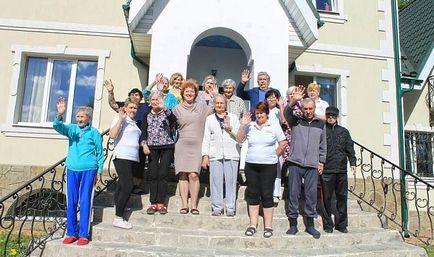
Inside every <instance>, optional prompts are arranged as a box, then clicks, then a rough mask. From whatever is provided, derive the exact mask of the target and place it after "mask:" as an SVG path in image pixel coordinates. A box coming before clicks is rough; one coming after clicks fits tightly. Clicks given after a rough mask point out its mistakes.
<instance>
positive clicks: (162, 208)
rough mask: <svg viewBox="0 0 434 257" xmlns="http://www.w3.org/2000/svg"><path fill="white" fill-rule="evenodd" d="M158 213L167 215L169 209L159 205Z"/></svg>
mask: <svg viewBox="0 0 434 257" xmlns="http://www.w3.org/2000/svg"><path fill="white" fill-rule="evenodd" d="M157 208H158V212H159V213H160V214H162V215H164V214H167V208H166V207H165V206H164V204H162V203H161V204H157Z"/></svg>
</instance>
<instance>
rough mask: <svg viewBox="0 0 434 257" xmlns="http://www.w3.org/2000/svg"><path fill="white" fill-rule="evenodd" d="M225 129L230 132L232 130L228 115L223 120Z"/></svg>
mask: <svg viewBox="0 0 434 257" xmlns="http://www.w3.org/2000/svg"><path fill="white" fill-rule="evenodd" d="M223 128H224V129H227V130H229V131H230V130H232V127H231V119H230V118H229V116H228V115H225V117H224V118H223Z"/></svg>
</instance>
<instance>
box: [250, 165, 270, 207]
mask: <svg viewBox="0 0 434 257" xmlns="http://www.w3.org/2000/svg"><path fill="white" fill-rule="evenodd" d="M276 169H277V163H275V164H257V163H248V162H246V165H245V167H244V172H245V175H246V182H247V189H246V191H247V193H246V196H247V202H248V204H249V205H259V203H260V202H261V201H262V207H264V208H271V207H274V203H273V188H274V180H276Z"/></svg>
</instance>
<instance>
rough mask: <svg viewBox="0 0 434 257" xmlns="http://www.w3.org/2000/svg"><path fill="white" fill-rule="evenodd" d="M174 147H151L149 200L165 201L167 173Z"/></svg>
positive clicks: (155, 202) (155, 201) (154, 201)
mask: <svg viewBox="0 0 434 257" xmlns="http://www.w3.org/2000/svg"><path fill="white" fill-rule="evenodd" d="M173 150H174V149H173V148H165V149H150V151H151V153H150V155H149V169H150V171H149V180H150V185H149V190H150V196H149V201H150V202H151V204H157V203H164V202H165V201H166V195H167V175H168V173H169V169H170V164H171V163H172V160H173Z"/></svg>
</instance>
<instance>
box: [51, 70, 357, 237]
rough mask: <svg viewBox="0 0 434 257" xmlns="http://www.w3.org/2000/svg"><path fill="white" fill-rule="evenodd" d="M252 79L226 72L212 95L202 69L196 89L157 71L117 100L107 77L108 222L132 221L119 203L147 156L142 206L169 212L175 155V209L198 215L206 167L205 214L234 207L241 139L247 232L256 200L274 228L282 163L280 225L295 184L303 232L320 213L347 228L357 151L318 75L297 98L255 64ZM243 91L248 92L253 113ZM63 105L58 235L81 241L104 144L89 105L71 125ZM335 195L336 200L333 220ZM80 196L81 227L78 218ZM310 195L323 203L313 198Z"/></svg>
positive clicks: (328, 222)
mask: <svg viewBox="0 0 434 257" xmlns="http://www.w3.org/2000/svg"><path fill="white" fill-rule="evenodd" d="M249 80H250V72H249V70H244V71H242V74H241V82H240V83H239V84H238V86H236V84H235V81H233V80H232V79H226V80H224V81H223V83H222V87H223V92H224V93H223V94H219V93H218V86H217V81H216V79H215V78H214V77H213V76H211V75H209V76H207V77H205V79H204V81H203V83H202V86H203V90H199V86H198V85H197V83H196V81H194V80H184V79H183V77H182V75H181V74H180V73H175V74H173V75H172V76H171V77H170V79H168V78H167V77H165V76H164V75H162V74H157V76H156V78H155V81H154V82H153V83H151V84H150V85H149V86H147V87H146V88H145V89H144V90H143V91H141V90H139V89H137V88H135V89H132V90H131V91H130V92H129V95H128V98H127V99H126V100H125V101H124V102H116V100H115V97H114V86H113V83H112V82H111V80H106V81H105V82H104V86H105V87H106V89H107V92H108V100H109V104H110V106H111V107H112V109H113V110H115V111H116V112H117V113H118V114H117V115H116V117H115V118H114V119H113V121H112V124H111V126H110V131H109V136H110V138H112V139H113V140H114V145H115V147H114V152H113V162H114V165H115V168H116V171H117V174H118V177H119V181H118V183H117V189H116V192H115V198H114V202H115V209H116V217H115V219H114V221H113V226H115V227H119V228H124V229H131V228H132V224H131V223H129V222H128V221H127V220H126V219H125V218H124V212H125V208H126V204H127V202H128V199H129V197H130V194H131V192H132V190H133V186H134V183H133V177H134V176H136V175H137V173H140V172H143V167H144V166H143V165H144V163H145V158H146V157H147V158H148V161H149V183H150V197H149V200H150V206H149V208H148V209H147V213H148V214H154V213H157V212H158V213H160V214H166V213H167V206H166V204H167V186H168V183H167V176H168V173H169V169H170V167H171V165H172V164H173V163H174V168H175V173H176V175H177V176H178V181H179V182H178V183H179V191H180V195H181V204H182V206H181V208H180V210H179V213H181V214H187V213H191V214H192V215H198V214H199V209H198V208H197V205H198V195H199V189H200V182H199V175H200V172H201V170H202V169H209V173H210V189H211V214H212V215H213V216H220V215H223V214H226V215H227V216H235V215H236V185H237V176H238V170H239V161H240V148H241V145H242V144H244V145H245V146H246V147H247V154H246V157H245V168H244V172H245V176H246V184H247V189H246V200H247V203H248V206H249V207H248V210H249V226H248V227H247V229H246V231H245V235H246V236H253V235H254V234H255V233H256V232H257V225H258V219H259V209H260V205H262V208H263V214H264V215H263V216H264V232H263V236H264V237H266V238H269V237H271V236H272V235H273V226H272V221H273V208H274V206H275V203H276V201H278V200H279V199H280V197H281V184H282V181H281V174H282V173H283V174H286V172H285V171H286V170H288V172H287V174H288V190H289V206H288V217H289V223H290V226H289V229H288V231H287V234H290V235H295V234H296V233H297V232H298V228H297V217H298V209H299V200H300V197H301V194H302V192H304V197H305V208H304V215H305V216H306V217H307V224H306V232H308V233H309V234H311V235H312V236H313V237H314V238H319V237H320V232H319V231H318V230H316V229H315V227H314V223H313V219H314V218H315V217H316V216H317V214H318V213H319V214H321V216H322V218H323V226H324V227H323V229H324V231H326V232H329V233H331V232H333V228H335V229H337V230H339V231H341V232H343V233H345V232H347V224H348V221H347V213H346V202H347V174H346V170H347V161H348V160H349V161H350V165H351V169H352V170H353V171H355V153H354V149H353V143H352V140H351V136H350V134H349V132H348V130H346V129H345V128H343V127H341V126H339V125H337V117H338V114H339V110H338V109H337V108H336V107H328V104H327V103H326V102H325V101H323V100H321V99H320V98H319V94H320V86H319V85H318V84H316V83H311V84H309V86H308V87H307V93H308V96H309V97H307V98H304V96H305V88H304V87H303V86H298V87H296V86H291V87H289V88H288V91H287V92H286V99H285V98H284V97H281V94H280V92H279V90H277V89H273V88H271V87H270V76H269V75H268V74H267V73H266V72H259V73H258V77H257V81H258V87H254V88H249V86H248V81H249ZM234 92H236V93H237V95H235V94H234ZM142 99H145V102H144V103H143V102H142ZM243 100H249V101H250V110H251V111H250V112H248V111H247V110H246V107H245V105H244V101H243ZM65 106H66V105H65V101H64V100H63V99H59V100H58V103H57V109H58V115H57V116H56V119H55V120H54V122H53V126H54V128H55V129H56V131H58V132H59V133H61V134H63V135H65V136H67V137H68V138H69V141H70V143H69V150H68V157H67V162H66V165H67V180H68V185H67V186H68V190H67V193H68V196H67V197H68V207H67V208H68V217H67V218H68V222H67V223H68V226H67V232H66V235H67V237H66V238H65V240H64V243H65V244H70V243H73V242H75V241H76V240H78V243H79V244H87V243H88V238H89V225H88V224H85V223H86V222H87V223H89V222H88V221H89V211H90V209H91V205H92V197H89V196H92V195H93V194H92V191H93V185H94V182H95V181H96V180H99V179H100V174H101V172H102V165H103V161H102V160H103V157H102V143H101V138H100V136H99V133H97V130H96V129H94V128H92V127H91V125H90V123H89V121H90V118H91V114H90V113H89V111H88V110H87V109H86V110H85V109H78V111H77V115H76V119H77V123H76V124H67V125H65V124H63V122H62V115H63V113H64V112H65V108H66V107H65ZM83 117H84V118H83ZM96 135H98V136H96ZM84 139H85V140H84ZM245 141H246V143H244V142H245ZM83 153H85V154H84V155H83ZM86 158H87V159H86ZM83 160H85V162H83ZM86 160H88V161H87V162H86ZM78 163H80V164H78ZM282 169H283V171H284V172H282ZM78 175H80V176H78ZM95 176H96V179H95ZM70 177H71V178H70ZM76 177H78V179H76ZM69 180H71V183H69ZM303 184H304V190H302V185H303ZM318 185H320V186H318ZM321 185H322V186H321ZM70 187H72V188H74V190H70ZM318 188H319V189H320V190H319V191H318ZM70 191H72V193H71V195H70ZM75 191H76V192H75ZM318 192H320V193H318ZM333 194H336V199H337V213H333V214H334V216H335V220H334V221H333V220H332V218H331V215H332V211H333V209H334V206H332V196H333ZM83 195H85V196H83ZM225 200H226V201H225ZM318 200H319V201H320V202H318ZM78 202H80V226H77V218H76V209H77V205H78ZM317 203H321V204H319V205H318V206H319V207H318V206H317ZM83 206H84V208H83ZM86 240H87V241H86Z"/></svg>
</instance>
